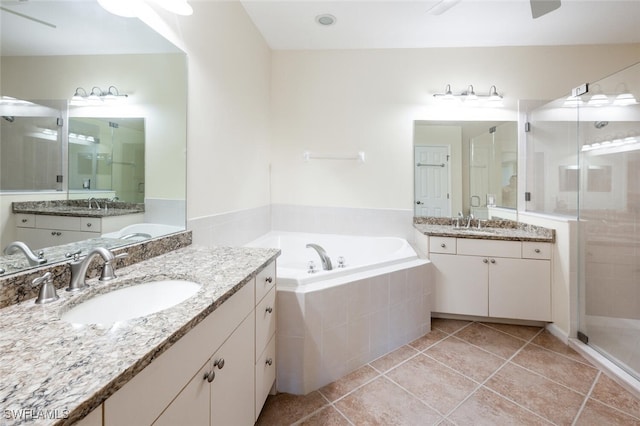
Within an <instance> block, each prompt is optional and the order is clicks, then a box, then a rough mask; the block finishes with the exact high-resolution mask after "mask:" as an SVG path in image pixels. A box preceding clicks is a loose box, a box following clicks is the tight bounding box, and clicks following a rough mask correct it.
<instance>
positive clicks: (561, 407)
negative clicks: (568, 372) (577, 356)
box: [485, 363, 585, 425]
mask: <svg viewBox="0 0 640 426" xmlns="http://www.w3.org/2000/svg"><path fill="white" fill-rule="evenodd" d="M485 386H486V387H488V388H490V389H493V390H494V391H496V392H498V393H499V394H500V395H502V396H504V397H505V398H508V399H510V400H512V401H515V402H516V403H518V404H519V405H521V406H523V407H525V408H528V409H529V410H531V411H533V412H535V413H538V414H539V415H541V416H542V417H544V418H546V419H547V420H550V421H551V422H553V423H555V424H558V425H570V424H571V423H572V422H573V420H574V419H575V417H576V414H578V410H580V407H581V405H582V402H583V401H584V398H585V396H584V395H582V394H579V393H578V392H575V391H573V390H571V389H569V388H567V387H565V386H562V385H559V384H557V383H555V382H552V381H551V380H549V379H547V378H545V377H542V376H540V375H538V374H535V373H532V372H530V371H528V370H525V369H524V368H522V367H519V366H517V365H515V364H513V363H508V364H507V365H505V366H504V367H502V368H501V369H500V370H499V371H498V372H497V373H496V374H495V375H494V376H493V377H491V379H489V380H488V381H487V383H486V384H485Z"/></svg>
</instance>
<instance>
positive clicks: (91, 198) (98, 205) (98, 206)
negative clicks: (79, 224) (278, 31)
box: [88, 197, 100, 210]
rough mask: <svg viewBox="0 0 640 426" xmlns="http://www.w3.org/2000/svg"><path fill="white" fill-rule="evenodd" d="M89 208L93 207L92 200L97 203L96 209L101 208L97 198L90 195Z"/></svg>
mask: <svg viewBox="0 0 640 426" xmlns="http://www.w3.org/2000/svg"><path fill="white" fill-rule="evenodd" d="M88 201H89V210H91V209H92V208H93V207H91V202H93V203H95V205H96V210H100V204H99V203H98V200H96V199H95V198H93V197H89V200H88Z"/></svg>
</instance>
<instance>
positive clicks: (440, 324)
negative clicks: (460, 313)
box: [431, 318, 471, 334]
mask: <svg viewBox="0 0 640 426" xmlns="http://www.w3.org/2000/svg"><path fill="white" fill-rule="evenodd" d="M469 324H471V321H465V320H455V319H446V318H431V329H432V330H433V329H434V328H435V329H438V330H441V331H444V332H445V333H448V334H453V333H455V332H456V331H458V330H460V329H462V328H464V327H466V326H468V325H469Z"/></svg>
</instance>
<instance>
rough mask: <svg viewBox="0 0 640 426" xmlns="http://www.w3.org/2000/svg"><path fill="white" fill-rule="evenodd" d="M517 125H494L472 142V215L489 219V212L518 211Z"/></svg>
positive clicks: (509, 123) (470, 187)
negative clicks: (506, 209) (494, 210)
mask: <svg viewBox="0 0 640 426" xmlns="http://www.w3.org/2000/svg"><path fill="white" fill-rule="evenodd" d="M516 126H517V125H516V124H515V123H512V122H507V123H504V124H501V125H498V126H492V127H490V128H489V129H487V132H486V133H483V134H481V135H478V136H476V137H474V138H472V139H471V143H470V149H471V152H470V162H471V167H470V170H469V189H470V191H469V192H470V195H471V202H470V205H471V213H472V214H473V215H474V216H475V217H477V218H480V219H486V218H488V214H489V213H488V209H489V208H491V207H502V208H510V209H515V208H516V203H517V196H516V195H517V183H518V158H517V157H518V155H517V140H516V139H515V138H516V135H517V132H516Z"/></svg>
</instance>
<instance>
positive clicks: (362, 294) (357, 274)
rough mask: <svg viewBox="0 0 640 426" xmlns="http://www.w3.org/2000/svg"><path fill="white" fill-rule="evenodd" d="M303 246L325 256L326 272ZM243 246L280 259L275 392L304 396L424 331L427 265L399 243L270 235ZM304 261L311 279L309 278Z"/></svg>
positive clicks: (429, 286)
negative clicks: (270, 251) (273, 251)
mask: <svg viewBox="0 0 640 426" xmlns="http://www.w3.org/2000/svg"><path fill="white" fill-rule="evenodd" d="M310 243H312V244H318V245H320V246H321V247H323V248H324V249H325V251H326V252H327V254H328V255H329V257H330V258H331V262H332V264H333V266H334V269H333V270H331V271H325V270H322V263H321V261H320V257H319V255H318V253H317V252H316V251H315V250H313V249H311V248H306V245H307V244H310ZM247 245H248V246H251V247H273V248H279V249H280V250H281V251H282V254H281V255H280V256H279V257H278V259H277V261H276V265H277V286H276V289H277V312H278V331H277V353H278V357H277V359H278V368H277V374H278V377H277V388H278V391H281V392H287V393H293V394H307V393H309V392H311V391H313V390H315V389H318V388H320V387H322V386H324V385H326V384H327V383H330V382H332V381H334V380H337V379H339V378H340V377H342V376H344V375H345V374H348V373H349V372H350V371H353V370H355V369H357V368H358V367H360V366H362V365H364V364H366V363H368V362H370V361H372V360H374V359H376V358H378V357H380V356H382V355H384V354H386V353H388V352H390V351H393V350H395V349H396V348H398V347H400V346H402V345H404V344H406V343H409V342H411V341H413V340H415V339H417V338H418V337H420V336H422V335H424V334H426V333H427V332H429V330H430V329H431V289H432V283H431V274H430V271H431V269H430V263H429V261H428V260H425V259H420V258H419V257H418V256H417V255H416V252H415V251H414V250H413V248H412V247H411V245H410V244H409V243H408V242H407V241H406V240H403V239H401V238H390V237H362V236H346V235H331V234H310V233H292V232H270V233H268V234H266V235H264V236H262V237H261V238H258V239H257V240H254V241H252V242H251V243H249V244H247ZM338 257H342V258H344V264H345V267H344V268H339V267H338V263H339V262H338ZM310 261H313V262H314V263H315V265H316V267H317V272H315V273H308V265H309V262H310Z"/></svg>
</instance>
